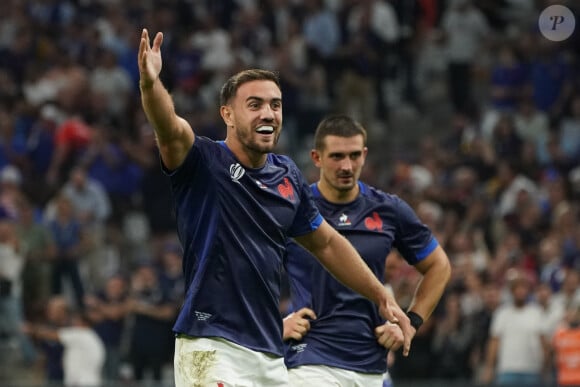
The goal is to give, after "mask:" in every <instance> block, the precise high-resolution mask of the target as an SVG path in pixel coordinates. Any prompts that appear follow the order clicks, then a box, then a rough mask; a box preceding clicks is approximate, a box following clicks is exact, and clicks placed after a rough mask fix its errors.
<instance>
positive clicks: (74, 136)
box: [45, 113, 94, 187]
mask: <svg viewBox="0 0 580 387" xmlns="http://www.w3.org/2000/svg"><path fill="white" fill-rule="evenodd" d="M65 114H66V113H65ZM93 133H94V129H93V128H92V127H90V126H89V125H87V123H86V122H85V121H84V119H82V118H81V117H80V115H78V114H73V115H72V116H67V117H66V118H63V119H62V121H61V122H60V124H59V125H58V127H57V128H56V133H55V137H54V142H55V148H54V152H53V153H52V158H51V160H50V163H49V165H48V169H47V171H46V176H45V178H46V181H47V183H48V184H49V185H50V186H52V187H55V186H57V187H58V186H60V185H61V184H62V182H63V180H64V179H65V178H66V177H67V176H68V174H69V172H70V170H71V169H72V168H73V166H74V165H75V164H76V163H77V162H78V157H79V155H81V154H82V153H83V152H84V151H85V150H86V149H87V147H88V145H89V143H90V141H91V138H92V136H93Z"/></svg>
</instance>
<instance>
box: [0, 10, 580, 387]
mask: <svg viewBox="0 0 580 387" xmlns="http://www.w3.org/2000/svg"><path fill="white" fill-rule="evenodd" d="M556 3H557V4H564V5H567V6H568V7H569V8H570V9H572V10H573V11H574V12H575V14H576V15H580V12H578V11H580V7H579V4H578V3H577V2H575V1H550V0H543V1H535V2H533V1H517V0H487V1H486V0H447V1H443V0H405V1H395V0H390V1H389V0H221V1H209V0H195V1H193V0H149V1H142V0H124V1H121V0H70V1H64V0H36V1H28V0H27V1H23V0H4V1H2V2H1V3H0V353H1V354H2V355H1V356H0V382H2V385H7V383H12V384H14V385H19V384H23V383H24V384H27V385H33V384H35V383H36V384H40V383H45V382H49V381H50V382H54V383H55V385H59V383H60V382H61V381H62V380H63V372H64V371H63V366H64V368H66V367H69V368H70V367H72V368H73V369H74V368H75V367H76V368H77V369H85V368H86V364H83V363H82V361H84V360H86V361H90V359H81V358H75V359H72V360H71V359H68V361H72V362H73V364H72V365H70V364H69V365H63V361H62V352H63V346H66V345H74V339H71V340H68V341H66V342H58V341H55V340H54V339H50V337H51V336H47V335H46V332H45V331H46V330H50V329H63V328H70V326H72V325H74V326H76V327H80V328H79V329H81V330H82V329H84V330H89V331H91V332H93V331H94V332H96V333H97V335H98V338H99V340H98V341H91V342H92V343H96V344H95V345H102V346H103V349H104V358H105V366H104V369H103V372H104V378H105V380H110V381H112V382H115V381H136V382H138V381H142V380H155V381H159V382H161V381H167V380H171V377H167V373H170V372H171V367H172V363H171V359H172V348H173V337H172V333H171V326H172V321H173V319H174V317H175V315H176V311H177V310H178V308H179V305H180V302H181V298H182V296H183V286H182V285H183V283H182V278H181V250H180V247H179V244H178V241H177V236H176V235H175V231H174V226H175V224H174V222H175V220H174V217H173V213H172V211H171V208H172V199H171V192H170V190H169V184H168V181H167V178H166V177H165V176H164V175H163V173H162V171H161V168H160V164H159V157H158V153H157V149H156V145H155V139H154V135H153V131H152V129H151V128H150V127H149V126H148V124H147V123H146V119H145V117H144V113H143V110H142V108H141V106H140V103H139V91H138V79H139V74H138V69H137V63H136V56H137V49H138V44H139V35H140V32H141V29H142V28H143V27H147V28H148V29H149V31H152V32H156V31H163V32H164V45H163V49H164V50H165V52H164V53H163V56H164V58H165V63H164V66H165V67H164V70H163V72H162V74H163V76H164V77H165V79H163V82H164V84H165V85H167V86H168V88H169V89H170V90H171V92H172V95H173V98H174V100H175V107H176V110H177V111H178V112H179V113H180V114H181V115H182V116H184V117H187V119H188V120H189V122H190V123H191V125H192V127H195V128H196V133H197V134H198V135H203V136H208V137H210V138H215V139H219V138H222V137H223V135H224V127H223V123H222V122H221V118H220V117H219V114H218V111H217V110H216V109H214V108H213V106H215V103H216V101H217V98H218V93H219V85H221V84H222V83H223V82H224V80H225V79H226V78H227V77H228V76H229V75H230V74H232V73H234V72H236V71H238V70H240V69H242V68H249V67H262V68H267V69H273V70H277V71H278V72H279V74H280V77H281V81H282V86H283V87H282V90H283V93H284V94H283V95H284V113H285V115H286V117H285V123H284V128H285V129H284V133H283V135H282V139H281V143H280V152H281V153H287V154H289V155H291V156H292V157H293V158H294V159H295V160H296V161H297V163H298V165H299V166H300V167H302V168H303V170H304V171H305V173H306V174H307V176H308V177H310V178H311V180H312V181H314V180H315V178H316V170H315V169H313V168H312V167H311V166H310V163H309V160H308V153H309V151H310V149H311V146H312V144H311V143H310V142H311V136H312V134H313V132H314V129H315V127H316V124H317V122H318V121H319V120H320V119H321V118H322V117H324V116H325V115H326V114H328V113H331V112H342V113H348V114H351V115H352V116H353V117H355V118H356V119H357V120H359V121H360V122H361V123H363V125H365V126H366V127H367V129H368V131H369V136H370V138H369V144H370V147H371V148H372V149H375V150H374V151H373V152H372V154H373V157H372V158H370V159H368V160H367V165H366V166H365V169H364V170H363V176H362V179H363V180H365V181H367V182H369V183H370V184H372V185H374V186H376V187H380V188H381V189H383V190H384V191H386V192H392V193H396V194H398V195H400V196H401V197H402V198H404V199H405V200H407V201H408V202H409V203H411V204H412V205H413V207H414V209H415V210H416V211H417V213H418V215H419V216H420V218H421V220H422V221H423V222H424V223H426V224H427V225H429V227H430V228H431V229H432V230H434V232H435V233H436V235H437V238H438V240H439V242H440V243H441V245H442V246H444V248H445V250H446V252H447V253H448V255H449V258H450V260H451V262H452V266H453V279H452V281H451V286H450V287H449V289H448V291H447V293H446V295H445V296H444V300H443V301H442V303H441V305H440V307H439V308H438V310H437V311H436V313H435V315H434V317H433V318H431V319H430V320H429V321H428V322H427V323H426V324H425V325H424V326H423V327H421V329H420V331H419V332H418V335H417V336H416V337H415V339H414V341H413V346H412V350H411V355H410V356H409V357H408V358H403V357H401V356H398V355H397V354H394V356H392V358H391V359H390V361H391V364H392V365H391V373H392V378H393V381H394V384H395V386H397V385H398V384H399V385H403V384H404V383H406V382H409V381H414V382H417V383H420V382H421V381H429V380H431V381H432V380H435V379H437V380H439V379H442V380H449V381H459V382H462V383H467V381H469V382H473V383H480V382H481V383H484V382H487V381H489V380H490V377H489V375H490V372H493V370H494V368H495V364H494V362H493V361H492V359H490V357H489V356H488V353H487V348H488V344H489V343H490V336H491V334H490V332H491V331H492V327H491V322H492V319H494V316H497V315H498V312H499V311H505V310H506V308H508V305H511V303H512V302H514V301H515V300H516V299H517V298H521V297H523V300H524V301H525V302H528V303H529V307H530V308H533V309H534V313H535V312H536V311H537V312H538V313H539V314H538V316H539V315H541V318H538V319H535V320H534V319H532V320H534V321H535V322H534V324H536V325H537V328H534V329H537V331H538V332H539V333H540V334H541V335H542V336H543V337H546V338H548V340H547V345H546V346H545V347H542V346H539V345H538V346H532V347H528V346H527V345H528V343H529V341H530V338H529V337H527V336H523V337H521V335H519V336H518V332H527V331H526V330H525V329H523V328H521V327H520V326H518V325H517V324H518V321H520V320H518V319H517V318H515V317H514V316H515V314H516V312H513V311H508V312H504V317H503V318H504V319H505V318H508V320H509V321H511V322H512V323H510V324H504V325H501V324H499V323H498V324H496V326H495V327H494V328H493V332H494V335H493V336H498V335H499V337H501V339H499V343H497V344H498V346H499V348H500V349H499V352H500V353H501V351H502V349H501V348H502V344H505V342H504V343H502V340H503V341H505V340H506V339H505V337H506V336H505V335H504V336H502V334H504V333H505V334H506V335H508V334H509V337H510V339H511V341H510V342H509V355H505V356H503V359H504V360H503V361H505V359H507V358H509V359H520V360H522V361H523V362H524V364H528V365H530V364H536V363H538V362H537V361H536V360H537V359H542V358H543V359H544V360H554V361H552V362H548V361H546V362H545V364H540V365H539V366H541V367H544V368H543V369H542V372H544V375H545V378H546V381H547V382H552V381H553V380H555V379H554V378H555V377H556V376H555V375H556V372H555V371H556V369H560V367H566V364H563V365H562V364H560V363H558V362H557V361H555V360H556V356H555V353H556V352H557V349H558V348H559V347H558V345H557V341H556V339H557V337H559V336H558V334H559V333H561V329H562V326H564V327H567V328H568V329H575V327H576V325H577V323H578V322H580V321H579V317H580V314H579V315H577V313H576V312H577V310H580V290H579V286H580V213H579V211H580V207H579V206H580V88H579V85H580V71H579V70H580V62H579V60H580V52H579V48H580V44H579V43H580V39H579V37H580V34H579V33H578V32H577V31H576V32H575V33H574V34H573V35H572V36H571V37H570V38H568V39H567V40H564V41H562V42H552V41H550V40H548V39H546V38H544V37H543V36H542V35H541V34H540V33H539V31H538V30H537V20H538V15H539V13H540V11H541V10H542V9H544V8H545V7H547V6H549V5H551V4H556ZM403 113H404V114H403ZM402 115H406V116H412V117H414V120H410V121H409V120H407V124H408V123H409V122H411V123H412V124H416V125H418V126H420V127H421V128H423V129H416V128H415V129H413V128H409V127H406V126H405V121H404V120H403V121H401V119H400V117H401V116H402ZM401 122H403V124H401ZM397 123H398V124H397ZM409 133H412V134H416V135H409ZM376 149H381V150H384V151H382V152H381V151H376ZM418 280H419V279H418V278H417V274H416V272H414V271H413V270H410V268H409V267H408V266H407V265H406V263H404V261H402V259H401V258H400V257H398V256H397V254H392V255H391V256H389V257H388V259H387V270H386V273H385V283H386V284H387V285H388V286H390V287H392V289H393V291H394V292H395V294H396V296H397V299H398V301H399V303H400V304H401V306H403V307H404V306H405V305H408V303H409V302H410V300H411V297H412V293H411V291H412V289H414V288H415V284H416V281H418ZM522 293H523V296H522ZM285 305H286V304H285V303H284V300H283V302H282V304H281V311H282V313H285V312H286V310H285ZM505 313H513V315H510V316H509V317H506V316H505ZM73 317H77V318H73ZM495 318H496V319H497V317H495ZM536 320H537V321H536ZM526 321H529V319H528V320H526ZM563 323H565V324H564V325H562V324H563ZM510 328H511V330H510ZM502 329H504V330H505V331H502ZM557 333H558V334H557ZM47 337H49V338H47ZM555 338H556V339H555ZM99 343H101V344H99ZM579 346H580V344H579ZM577 350H578V352H580V347H579V348H577ZM95 351H98V350H97V349H95ZM500 358H501V356H500ZM79 362H81V363H79ZM539 363H541V361H540V362H539ZM548 363H549V364H548ZM502 366H509V365H505V364H497V367H502ZM577 372H578V371H577ZM576 377H578V375H577V376H576ZM579 380H580V378H579ZM428 385H430V384H428Z"/></svg>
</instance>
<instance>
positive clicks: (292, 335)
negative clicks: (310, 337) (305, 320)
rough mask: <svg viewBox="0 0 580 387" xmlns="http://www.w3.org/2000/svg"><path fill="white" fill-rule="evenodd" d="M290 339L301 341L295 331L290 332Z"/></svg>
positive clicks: (300, 337)
mask: <svg viewBox="0 0 580 387" xmlns="http://www.w3.org/2000/svg"><path fill="white" fill-rule="evenodd" d="M290 337H291V338H292V339H294V340H302V335H301V334H300V333H298V332H296V331H294V332H292V333H291V334H290Z"/></svg>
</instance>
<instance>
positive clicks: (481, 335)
mask: <svg viewBox="0 0 580 387" xmlns="http://www.w3.org/2000/svg"><path fill="white" fill-rule="evenodd" d="M481 298H482V308H481V309H480V310H479V311H477V312H476V313H475V314H474V315H473V316H472V321H473V323H474V325H475V327H474V337H473V348H472V352H471V354H470V358H471V364H472V369H473V373H474V377H473V379H472V380H474V381H476V382H480V381H481V380H482V377H483V373H484V372H485V356H486V350H487V343H488V341H489V335H490V332H491V330H490V327H491V321H492V319H493V315H494V313H495V311H496V310H497V308H498V307H500V305H501V295H500V289H499V288H498V285H497V284H496V283H495V282H493V281H491V280H490V279H489V278H487V279H486V280H484V282H483V287H482V291H481Z"/></svg>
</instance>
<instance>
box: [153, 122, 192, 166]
mask: <svg viewBox="0 0 580 387" xmlns="http://www.w3.org/2000/svg"><path fill="white" fill-rule="evenodd" d="M168 133H170V134H167V135H165V136H164V135H161V134H159V133H157V136H156V137H157V146H158V147H159V153H160V154H161V160H162V161H163V164H164V165H165V167H166V168H167V169H169V170H174V169H176V168H177V167H179V166H180V165H181V164H182V163H183V160H185V157H186V156H187V153H188V152H189V150H190V149H191V147H192V146H193V142H194V141H195V134H194V133H193V129H192V128H191V126H190V125H189V123H188V122H187V121H186V120H184V119H183V118H181V117H177V118H176V120H175V129H174V130H172V131H169V132H168Z"/></svg>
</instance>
